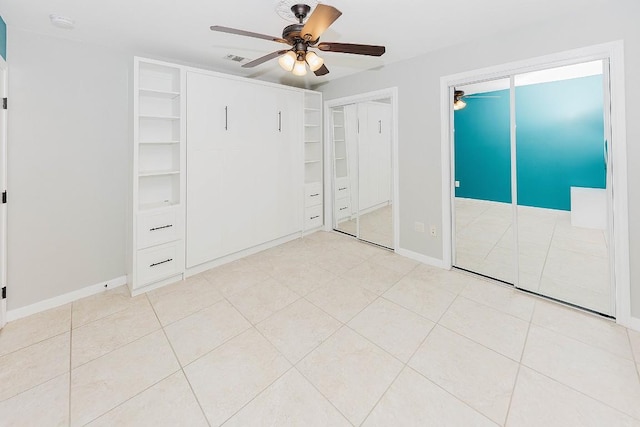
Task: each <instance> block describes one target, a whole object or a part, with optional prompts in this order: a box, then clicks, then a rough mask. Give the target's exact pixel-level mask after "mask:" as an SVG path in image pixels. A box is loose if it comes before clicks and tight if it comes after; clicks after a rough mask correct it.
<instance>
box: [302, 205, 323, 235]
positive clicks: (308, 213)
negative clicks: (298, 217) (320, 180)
mask: <svg viewBox="0 0 640 427" xmlns="http://www.w3.org/2000/svg"><path fill="white" fill-rule="evenodd" d="M304 215H305V216H304V228H305V229H306V230H309V229H311V228H316V227H320V226H321V225H322V223H323V222H322V205H318V206H312V207H310V208H306V209H305V210H304Z"/></svg>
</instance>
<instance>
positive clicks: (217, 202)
mask: <svg viewBox="0 0 640 427" xmlns="http://www.w3.org/2000/svg"><path fill="white" fill-rule="evenodd" d="M239 91H241V86H240V85H239V84H238V83H237V82H234V81H230V80H227V79H221V78H217V77H212V76H208V75H204V74H199V73H187V250H186V253H187V267H193V266H195V265H198V264H201V263H203V262H206V261H210V260H213V259H215V258H218V257H220V256H222V255H223V254H224V253H225V249H224V247H223V241H222V232H221V231H222V229H221V224H224V222H225V220H226V219H227V217H228V216H229V214H228V209H226V208H225V207H224V205H223V199H222V195H223V194H222V193H223V188H224V186H225V182H226V178H225V177H224V172H225V171H224V169H223V166H225V158H224V153H225V152H226V151H227V150H228V149H229V147H231V146H234V145H235V144H234V143H235V141H236V140H238V139H239V133H240V131H241V129H242V126H241V125H240V122H239V114H238V116H237V117H236V116H233V115H231V114H230V110H231V111H238V113H239V111H240V107H239V104H238V102H239V101H238V98H237V94H238V92H239Z"/></svg>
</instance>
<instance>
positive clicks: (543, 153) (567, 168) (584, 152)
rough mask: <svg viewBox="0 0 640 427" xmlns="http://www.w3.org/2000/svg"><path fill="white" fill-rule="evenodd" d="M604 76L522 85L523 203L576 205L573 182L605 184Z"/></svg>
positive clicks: (520, 187)
mask: <svg viewBox="0 0 640 427" xmlns="http://www.w3.org/2000/svg"><path fill="white" fill-rule="evenodd" d="M602 91H603V89H602V76H601V75H600V76H591V77H582V78H578V79H571V80H563V81H558V82H551V83H541V84H536V85H530V86H521V87H517V88H516V144H517V145H516V162H517V165H518V166H517V168H516V169H517V178H518V180H517V182H518V204H519V205H524V206H536V207H542V208H550V209H562V210H567V211H568V210H570V209H571V198H570V187H591V188H605V180H606V170H605V162H604V111H603V93H602Z"/></svg>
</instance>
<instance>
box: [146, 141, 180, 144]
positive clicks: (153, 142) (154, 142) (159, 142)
mask: <svg viewBox="0 0 640 427" xmlns="http://www.w3.org/2000/svg"><path fill="white" fill-rule="evenodd" d="M138 143H139V144H143V145H144V144H149V145H164V144H180V141H138Z"/></svg>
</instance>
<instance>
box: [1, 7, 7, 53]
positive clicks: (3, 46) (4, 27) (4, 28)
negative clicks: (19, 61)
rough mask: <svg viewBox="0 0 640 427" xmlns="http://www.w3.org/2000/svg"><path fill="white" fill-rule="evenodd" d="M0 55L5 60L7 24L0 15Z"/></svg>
mask: <svg viewBox="0 0 640 427" xmlns="http://www.w3.org/2000/svg"><path fill="white" fill-rule="evenodd" d="M0 56H2V57H3V58H4V60H5V61H6V60H7V24H5V22H4V19H2V16H0Z"/></svg>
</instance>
